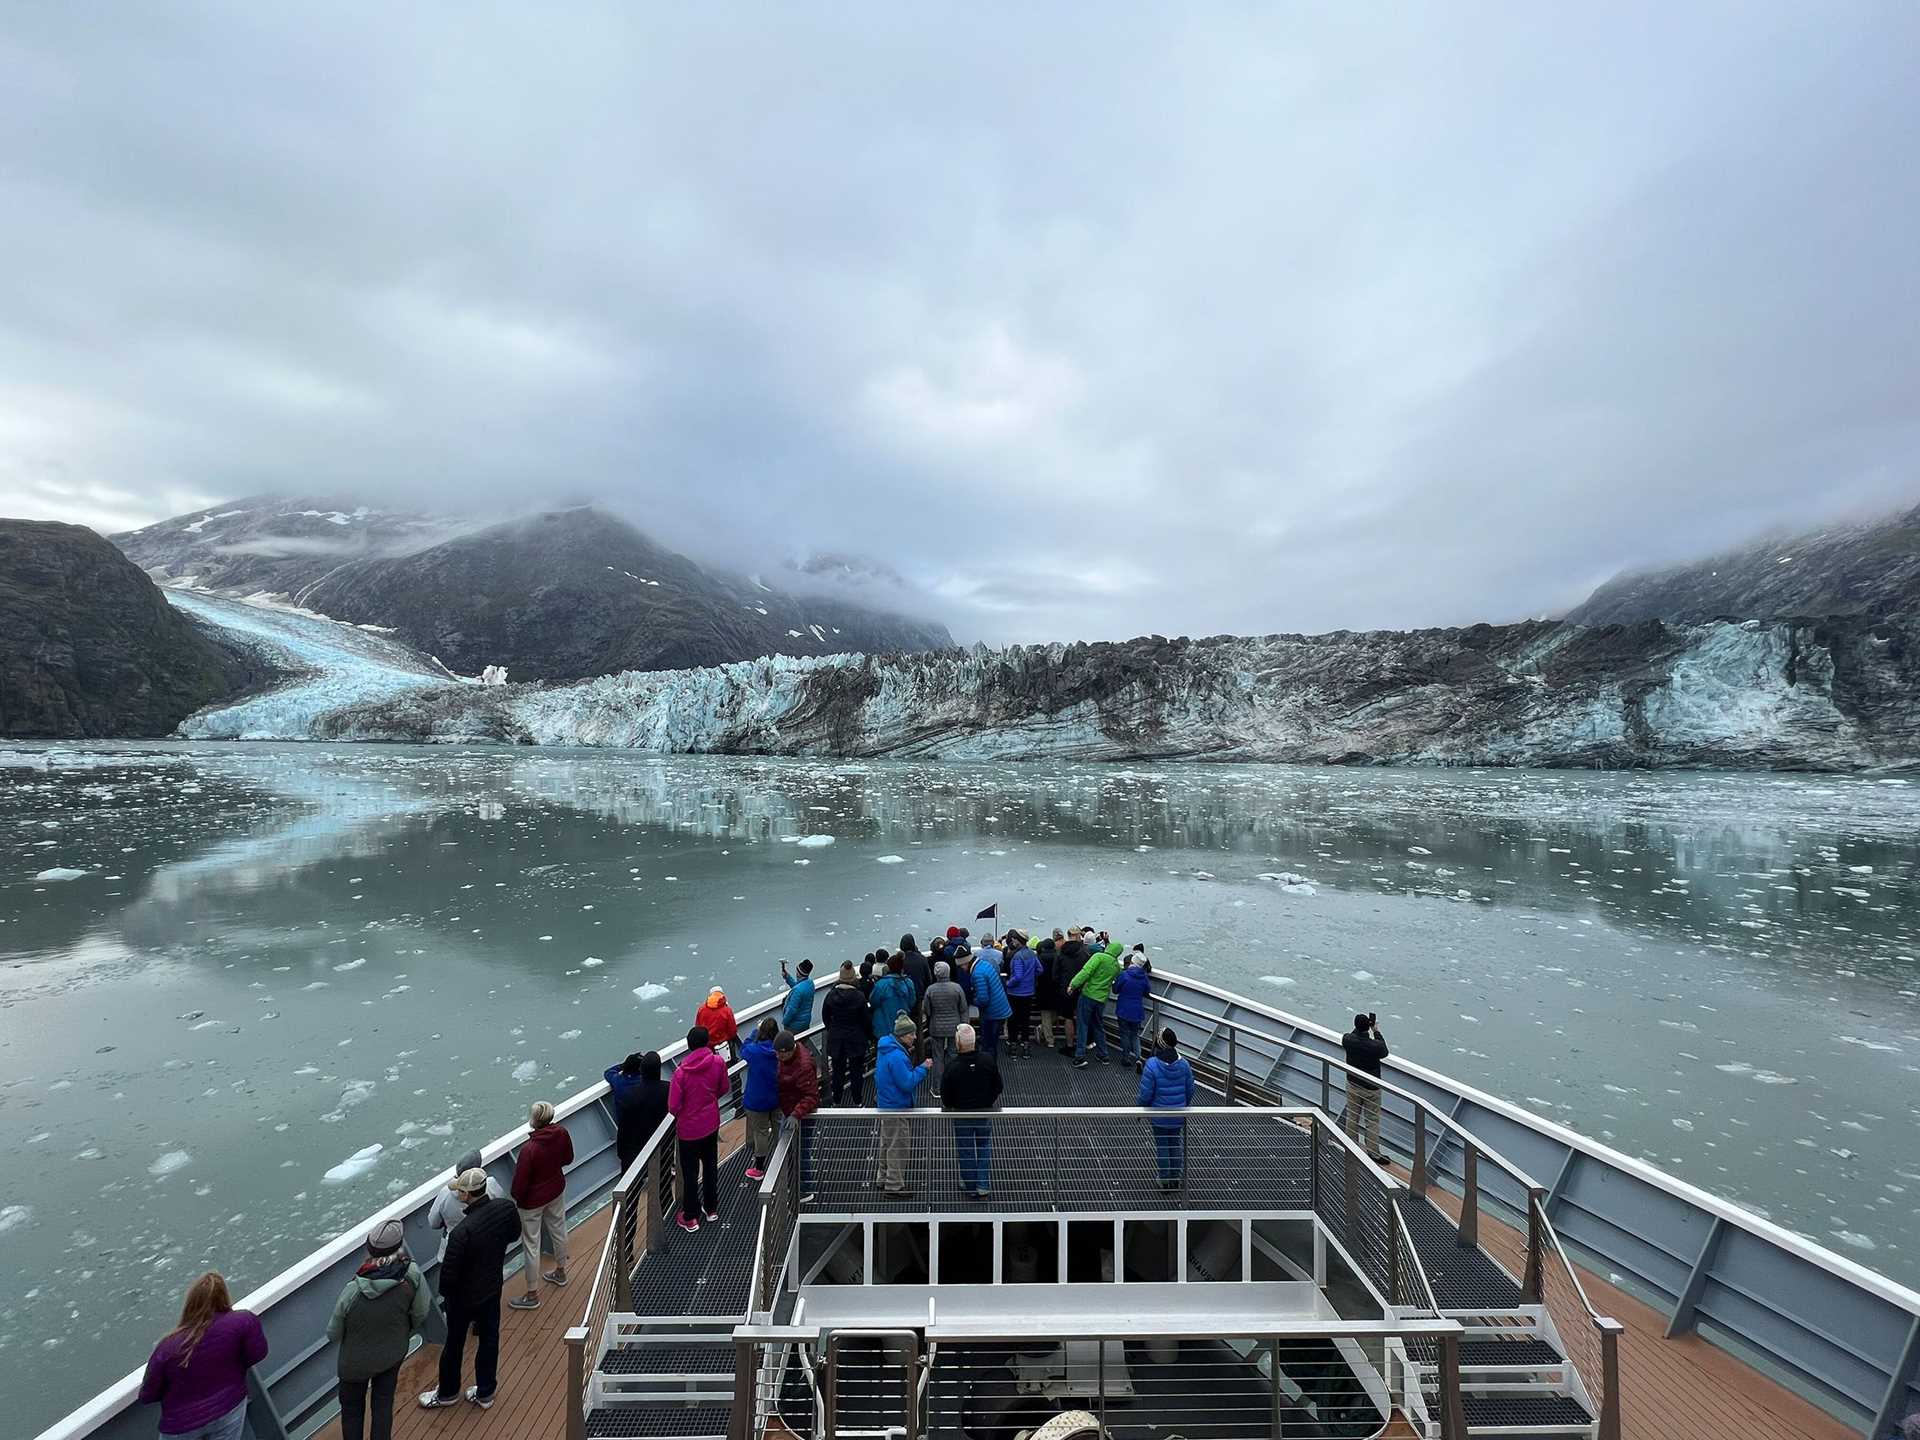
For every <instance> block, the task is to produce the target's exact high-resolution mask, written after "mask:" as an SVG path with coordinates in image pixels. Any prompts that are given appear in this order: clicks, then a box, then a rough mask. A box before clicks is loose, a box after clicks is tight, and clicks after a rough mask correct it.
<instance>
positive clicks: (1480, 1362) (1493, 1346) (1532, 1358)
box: [1407, 1336, 1567, 1370]
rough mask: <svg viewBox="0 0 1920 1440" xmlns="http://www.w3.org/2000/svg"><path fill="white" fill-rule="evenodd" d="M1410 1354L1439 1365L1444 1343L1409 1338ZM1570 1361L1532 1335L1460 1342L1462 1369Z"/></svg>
mask: <svg viewBox="0 0 1920 1440" xmlns="http://www.w3.org/2000/svg"><path fill="white" fill-rule="evenodd" d="M1407 1358H1408V1359H1409V1360H1411V1361H1412V1362H1413V1363H1414V1364H1416V1365H1428V1366H1431V1365H1438V1364H1439V1363H1440V1346H1439V1345H1438V1344H1437V1343H1436V1342H1435V1341H1432V1340H1413V1341H1409V1342H1408V1344H1407ZM1566 1363H1567V1360H1566V1357H1565V1356H1564V1355H1562V1354H1561V1353H1560V1352H1559V1351H1558V1350H1556V1349H1554V1348H1553V1346H1552V1345H1550V1344H1548V1343H1547V1342H1546V1341H1545V1340H1540V1339H1536V1338H1534V1337H1532V1336H1520V1337H1517V1338H1515V1339H1512V1340H1481V1339H1466V1340H1462V1341H1461V1342H1460V1368H1461V1369H1462V1370H1488V1369H1516V1368H1519V1369H1531V1370H1543V1369H1547V1368H1550V1367H1552V1368H1557V1367H1559V1366H1563V1365H1565V1364H1566Z"/></svg>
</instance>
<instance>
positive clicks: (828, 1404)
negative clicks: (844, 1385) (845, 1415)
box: [820, 1335, 840, 1440]
mask: <svg viewBox="0 0 1920 1440" xmlns="http://www.w3.org/2000/svg"><path fill="white" fill-rule="evenodd" d="M826 1369H827V1373H826V1375H825V1376H824V1377H823V1378H822V1380H821V1385H820V1390H821V1402H820V1408H821V1411H822V1412H823V1415H822V1418H823V1420H824V1422H825V1423H824V1424H823V1425H822V1426H821V1440H834V1436H835V1434H836V1433H837V1432H838V1431H839V1428H840V1416H839V1411H840V1338H839V1337H838V1336H837V1335H828V1336H827V1362H826Z"/></svg>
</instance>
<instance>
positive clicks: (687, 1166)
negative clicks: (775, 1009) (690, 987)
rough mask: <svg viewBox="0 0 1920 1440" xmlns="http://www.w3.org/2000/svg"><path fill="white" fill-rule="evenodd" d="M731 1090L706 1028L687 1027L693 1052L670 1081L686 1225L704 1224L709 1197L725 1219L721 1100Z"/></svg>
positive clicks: (714, 1214)
mask: <svg viewBox="0 0 1920 1440" xmlns="http://www.w3.org/2000/svg"><path fill="white" fill-rule="evenodd" d="M727 1089H728V1082H727V1062H726V1061H724V1060H722V1059H721V1058H720V1056H719V1055H718V1054H717V1053H715V1051H714V1048H713V1039H712V1037H711V1036H709V1035H708V1034H707V1032H706V1030H705V1029H704V1028H702V1027H701V1026H699V1025H696V1026H694V1027H693V1029H691V1030H689V1031H688V1032H687V1053H686V1054H685V1055H682V1056H681V1057H680V1063H679V1064H677V1065H675V1066H674V1067H673V1083H672V1084H670V1085H668V1086H667V1111H668V1113H669V1114H671V1115H672V1116H673V1132H674V1136H675V1138H676V1140H677V1141H678V1143H679V1148H680V1221H679V1224H680V1228H681V1229H682V1230H698V1229H699V1228H700V1215H701V1210H702V1203H703V1202H704V1208H705V1212H706V1217H707V1219H709V1220H718V1219H719V1218H720V1211H719V1208H718V1201H719V1186H720V1102H721V1101H722V1100H723V1099H725V1098H726V1095H727ZM703 1176H704V1180H703V1179H702V1177H703Z"/></svg>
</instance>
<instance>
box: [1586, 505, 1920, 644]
mask: <svg viewBox="0 0 1920 1440" xmlns="http://www.w3.org/2000/svg"><path fill="white" fill-rule="evenodd" d="M1902 612H1905V613H1920V506H1916V507H1914V508H1913V509H1912V510H1909V511H1907V512H1906V513H1905V514H1902V515H1896V516H1892V517H1889V518H1887V519H1883V520H1875V521H1871V522H1869V523H1866V524H1860V525H1839V526H1834V527H1832V528H1830V529H1826V530H1820V531H1814V532H1812V533H1808V534H1802V535H1794V536H1788V537H1784V538H1780V539H1774V540H1764V541H1760V542H1758V543H1756V544H1753V545H1747V546H1743V547H1741V548H1739V549H1737V550H1730V551H1727V552H1725V553H1724V554H1720V555H1715V556H1710V557H1709V558H1707V559H1704V560H1696V561H1691V562H1689V563H1687V564H1685V565H1675V566H1671V567H1669V568H1667V569H1663V570H1645V571H1636V572H1630V573H1628V574H1625V575H1618V576H1616V577H1614V578H1613V579H1612V580H1609V581H1608V582H1607V583H1606V584H1604V585H1602V586H1601V587H1600V588H1599V589H1598V590H1596V591H1594V592H1593V594H1592V595H1591V596H1589V597H1588V598H1587V600H1586V601H1585V602H1584V603H1582V604H1581V605H1579V606H1577V607H1575V608H1574V609H1573V610H1572V611H1570V612H1569V613H1568V615H1567V617H1566V618H1567V619H1569V620H1571V621H1574V622H1575V623H1576V624H1582V625H1610V624H1622V623H1630V622H1632V621H1636V620H1683V621H1699V620H1713V619H1718V618H1720V617H1722V616H1732V617H1734V618H1736V619H1742V620H1773V619H1780V618H1786V617H1793V616H1815V615H1875V616H1878V615H1894V614H1899V613H1902Z"/></svg>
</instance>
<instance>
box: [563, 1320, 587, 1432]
mask: <svg viewBox="0 0 1920 1440" xmlns="http://www.w3.org/2000/svg"><path fill="white" fill-rule="evenodd" d="M586 1394H587V1331H586V1328H585V1327H584V1326H575V1327H574V1328H573V1329H571V1330H569V1331H567V1440H587V1408H586Z"/></svg>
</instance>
